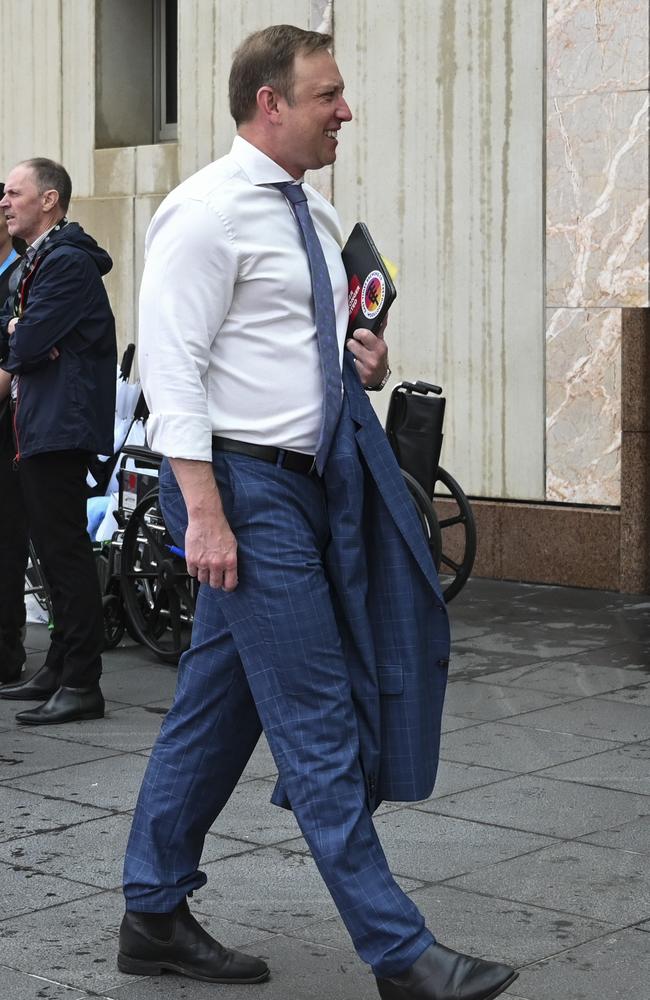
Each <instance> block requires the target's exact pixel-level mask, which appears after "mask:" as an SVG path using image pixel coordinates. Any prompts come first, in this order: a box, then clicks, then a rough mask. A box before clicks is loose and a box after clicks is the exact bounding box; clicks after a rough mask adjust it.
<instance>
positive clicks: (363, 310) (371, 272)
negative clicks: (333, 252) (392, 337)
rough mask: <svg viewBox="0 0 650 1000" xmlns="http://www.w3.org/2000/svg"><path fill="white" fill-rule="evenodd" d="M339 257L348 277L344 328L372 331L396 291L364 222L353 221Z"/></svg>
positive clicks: (385, 311) (380, 319)
mask: <svg viewBox="0 0 650 1000" xmlns="http://www.w3.org/2000/svg"><path fill="white" fill-rule="evenodd" d="M341 256H342V258H343V264H344V265H345V271H346V274H347V276H348V308H349V312H350V322H349V326H348V331H349V332H350V333H351V332H352V331H353V330H356V329H358V328H359V327H365V329H366V330H373V331H374V330H376V328H377V327H378V326H379V325H380V323H381V321H382V320H383V318H384V316H385V315H386V313H387V312H388V310H389V309H390V307H391V305H392V304H393V302H394V301H395V299H396V297H397V291H396V289H395V285H394V284H393V280H392V278H391V276H390V274H389V273H388V268H387V267H386V265H385V264H384V261H383V259H382V256H381V254H380V253H379V251H378V250H377V247H376V246H375V244H374V243H373V241H372V237H371V236H370V233H369V232H368V227H367V226H366V225H365V223H363V222H357V224H356V226H355V227H354V229H353V230H352V232H351V233H350V238H349V239H348V241H347V243H346V244H345V246H344V247H343V251H342V254H341Z"/></svg>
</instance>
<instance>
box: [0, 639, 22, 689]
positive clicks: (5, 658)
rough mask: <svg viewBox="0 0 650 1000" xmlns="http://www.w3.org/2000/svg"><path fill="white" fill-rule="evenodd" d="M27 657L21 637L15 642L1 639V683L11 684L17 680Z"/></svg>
mask: <svg viewBox="0 0 650 1000" xmlns="http://www.w3.org/2000/svg"><path fill="white" fill-rule="evenodd" d="M26 659H27V654H26V653H25V647H24V646H23V644H22V642H21V641H20V639H14V641H13V642H7V640H6V639H4V640H2V639H0V684H11V682H12V681H15V680H17V678H18V677H20V673H21V671H22V669H23V663H24V662H25V660H26Z"/></svg>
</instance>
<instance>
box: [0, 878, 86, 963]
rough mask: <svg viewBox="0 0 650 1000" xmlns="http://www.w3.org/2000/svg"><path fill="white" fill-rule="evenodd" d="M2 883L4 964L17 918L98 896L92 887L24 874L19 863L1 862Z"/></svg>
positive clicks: (0, 932)
mask: <svg viewBox="0 0 650 1000" xmlns="http://www.w3.org/2000/svg"><path fill="white" fill-rule="evenodd" d="M0 882H1V883H2V911H1V915H0V940H2V957H3V960H4V961H8V960H9V956H8V953H7V952H6V941H5V939H6V938H7V937H10V936H11V935H12V934H13V927H14V924H15V918H16V917H17V916H20V915H21V914H23V913H29V914H30V917H32V916H33V915H34V913H35V912H37V911H42V912H44V913H45V912H49V909H50V908H52V907H54V906H55V905H56V904H57V903H62V902H67V901H68V900H71V899H80V898H81V897H83V896H92V895H93V894H94V893H96V892H97V890H96V889H95V888H93V887H92V886H85V885H81V884H80V883H78V882H69V881H67V880H66V879H62V878H55V877H54V876H52V875H44V874H42V873H40V872H33V871H29V870H28V869H27V870H24V869H23V868H22V866H21V865H20V864H18V863H12V862H4V861H0ZM12 964H13V963H12ZM16 967H17V968H18V966H16ZM30 968H33V966H31V965H30Z"/></svg>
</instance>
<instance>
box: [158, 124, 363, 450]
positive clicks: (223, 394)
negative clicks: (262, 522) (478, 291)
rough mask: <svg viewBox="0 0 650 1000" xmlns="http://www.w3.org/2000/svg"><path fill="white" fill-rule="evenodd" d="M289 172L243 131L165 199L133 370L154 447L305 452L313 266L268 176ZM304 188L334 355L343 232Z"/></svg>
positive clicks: (314, 420) (314, 348)
mask: <svg viewBox="0 0 650 1000" xmlns="http://www.w3.org/2000/svg"><path fill="white" fill-rule="evenodd" d="M292 179H293V178H291V177H290V175H289V174H287V172H286V171H285V170H283V169H282V167H280V166H278V164H277V163H275V162H274V161H273V160H271V159H270V158H269V157H268V156H266V155H265V154H264V153H262V152H261V151H260V150H259V149H257V148H256V147H255V146H253V145H251V144H250V143H249V142H247V141H246V140H244V139H242V138H241V137H240V136H237V137H236V138H235V141H234V143H233V146H232V150H231V152H230V153H229V154H228V155H227V156H224V157H222V158H221V159H220V160H217V161H216V162H214V163H211V164H209V166H207V167H204V168H203V170H200V171H199V172H198V173H196V174H194V175H193V176H192V177H190V178H188V180H186V181H184V182H183V183H182V184H181V185H180V186H179V187H177V188H176V189H175V190H174V191H172V192H171V193H170V194H169V195H168V197H167V198H165V200H164V202H163V203H162V205H161V206H160V208H159V209H158V211H157V212H156V214H155V215H154V217H153V220H152V222H151V225H150V227H149V230H148V233H147V238H146V264H145V269H144V276H143V279H142V287H141V291H140V325H139V338H138V339H139V352H138V357H139V366H140V375H141V379H142V385H143V389H144V394H145V398H146V400H147V404H148V406H149V410H150V414H151V415H150V417H149V420H148V423H147V435H148V440H149V444H150V445H151V447H152V448H153V449H154V450H155V451H159V452H161V453H162V454H164V455H167V456H169V457H172V458H190V459H196V460H200V461H211V458H212V450H211V436H212V435H213V434H220V435H222V436H223V437H230V438H235V439H237V440H240V441H248V442H253V443H255V444H269V445H275V446H277V447H279V448H289V449H293V450H295V451H302V452H306V453H307V454H313V453H314V452H315V450H316V444H317V441H318V435H319V431H320V421H321V406H322V389H321V374H320V362H319V356H318V345H317V341H316V328H315V325H314V308H313V299H312V289H311V279H310V275H309V263H308V260H307V254H306V251H305V248H304V245H303V243H302V238H301V235H300V230H299V228H298V223H297V222H296V219H295V218H294V215H293V210H292V208H291V207H290V205H289V203H288V202H287V200H286V199H285V197H284V195H283V194H282V193H281V192H280V191H278V190H277V188H273V187H270V186H269V185H272V184H273V183H275V182H280V181H291V180H292ZM304 190H305V193H306V194H307V198H308V203H309V210H310V212H311V215H312V218H313V221H314V225H315V227H316V231H317V233H318V236H319V239H320V241H321V244H322V246H323V252H324V254H325V258H326V260H327V264H328V269H329V273H330V278H331V282H332V290H333V293H334V304H335V308H336V316H337V331H338V337H339V345H340V351H341V357H342V355H343V348H344V344H345V335H346V331H347V325H348V305H347V287H348V286H347V279H346V275H345V270H344V267H343V264H342V261H341V243H342V240H341V232H340V226H339V221H338V217H337V214H336V212H335V210H334V208H333V207H332V205H331V204H330V203H329V202H328V201H327V200H326V199H325V198H323V197H322V196H321V195H320V194H319V193H318V192H317V191H315V190H314V189H313V188H312V187H310V186H309V185H305V187H304Z"/></svg>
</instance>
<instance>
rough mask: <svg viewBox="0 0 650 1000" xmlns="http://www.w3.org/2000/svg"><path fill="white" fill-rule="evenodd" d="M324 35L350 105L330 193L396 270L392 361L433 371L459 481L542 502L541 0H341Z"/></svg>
mask: <svg viewBox="0 0 650 1000" xmlns="http://www.w3.org/2000/svg"><path fill="white" fill-rule="evenodd" d="M335 32H336V57H337V61H338V62H339V66H340V68H341V71H342V74H343V77H344V79H345V81H346V96H347V97H348V99H349V103H350V106H351V108H352V111H353V113H354V115H355V118H354V120H353V121H352V122H350V123H349V124H348V125H345V126H344V127H343V129H342V133H341V139H340V143H339V148H338V155H337V161H336V165H335V167H334V201H335V205H336V207H337V210H338V211H339V214H340V216H341V221H342V226H343V230H344V232H349V230H350V229H351V227H352V226H353V224H354V223H355V222H356V221H357V220H359V219H360V220H363V221H364V222H366V223H367V224H368V226H369V229H370V232H371V233H372V235H373V238H374V240H375V242H376V244H377V246H378V247H379V249H380V250H381V251H382V253H384V254H386V256H387V257H389V258H390V259H391V260H393V261H394V262H395V263H396V265H397V267H398V275H397V289H398V298H397V301H396V303H395V306H394V307H393V309H392V310H391V316H390V320H389V324H388V330H387V335H386V336H387V340H388V342H389V345H390V357H391V368H392V369H393V371H394V372H395V374H396V375H397V377H398V378H399V377H403V378H407V379H410V380H414V379H417V378H421V379H424V380H426V381H429V382H433V383H437V384H442V385H443V386H444V389H445V393H446V395H447V398H448V409H447V418H446V427H445V444H444V455H443V462H444V465H445V467H446V468H449V469H450V470H451V472H452V473H453V475H454V476H456V477H457V478H458V479H459V481H460V482H461V483H462V485H463V487H464V488H465V489H466V490H467V491H469V492H471V493H472V494H473V495H480V496H498V497H510V498H519V499H531V498H534V499H539V500H541V499H543V497H544V485H545V484H544V468H545V466H544V398H543V386H544V375H543V372H544V340H543V329H544V313H543V296H544V292H543V256H542V255H543V209H542V206H543V200H542V187H543V166H542V162H543V161H542V157H543V135H542V128H541V125H540V122H541V121H543V114H544V112H543V101H542V92H543V51H544V23H543V18H542V17H541V11H540V4H539V2H538V0H532V2H529V0H517V2H514V3H511V2H506V0H491V2H490V3H487V2H486V3H480V4H477V3H475V2H474V0H455V2H454V3H432V2H430V0H399V2H396V0H377V2H375V3H374V4H373V5H372V16H370V6H369V5H367V4H365V3H349V4H342V3H341V4H337V5H335ZM389 77H390V80H389V79H388V78H389Z"/></svg>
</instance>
